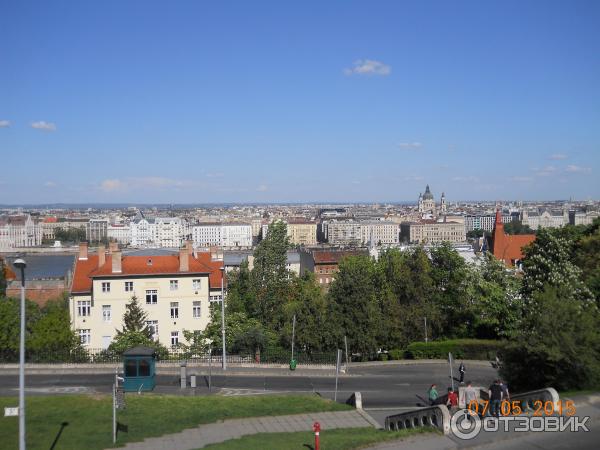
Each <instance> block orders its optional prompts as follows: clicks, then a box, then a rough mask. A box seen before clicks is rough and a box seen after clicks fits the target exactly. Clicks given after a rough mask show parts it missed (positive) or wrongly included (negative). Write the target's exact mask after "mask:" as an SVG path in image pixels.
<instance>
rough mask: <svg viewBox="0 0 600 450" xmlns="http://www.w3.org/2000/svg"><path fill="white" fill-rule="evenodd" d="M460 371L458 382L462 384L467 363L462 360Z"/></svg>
mask: <svg viewBox="0 0 600 450" xmlns="http://www.w3.org/2000/svg"><path fill="white" fill-rule="evenodd" d="M458 373H459V374H460V379H459V380H458V382H459V383H461V384H462V383H464V382H465V363H464V362H462V361H461V362H460V366H458Z"/></svg>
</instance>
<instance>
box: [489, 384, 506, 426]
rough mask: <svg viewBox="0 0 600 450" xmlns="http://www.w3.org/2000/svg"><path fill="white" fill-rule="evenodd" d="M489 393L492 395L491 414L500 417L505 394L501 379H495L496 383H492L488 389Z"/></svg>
mask: <svg viewBox="0 0 600 450" xmlns="http://www.w3.org/2000/svg"><path fill="white" fill-rule="evenodd" d="M488 395H489V397H490V414H491V415H492V416H496V417H498V416H499V415H500V405H501V403H502V397H503V395H504V393H503V392H502V385H501V384H500V380H496V381H494V384H492V385H491V386H490V388H489V390H488Z"/></svg>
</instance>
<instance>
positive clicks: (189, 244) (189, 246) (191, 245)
mask: <svg viewBox="0 0 600 450" xmlns="http://www.w3.org/2000/svg"><path fill="white" fill-rule="evenodd" d="M185 248H186V249H187V251H188V255H191V254H193V253H194V243H193V242H192V241H190V240H189V239H188V240H187V241H185Z"/></svg>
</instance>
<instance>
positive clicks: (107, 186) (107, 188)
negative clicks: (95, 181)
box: [100, 178, 127, 192]
mask: <svg viewBox="0 0 600 450" xmlns="http://www.w3.org/2000/svg"><path fill="white" fill-rule="evenodd" d="M126 187H127V186H126V184H125V183H123V182H122V181H121V180H117V179H115V178H112V179H108V180H104V181H102V183H100V189H102V190H103V191H104V192H113V191H121V190H124V189H126Z"/></svg>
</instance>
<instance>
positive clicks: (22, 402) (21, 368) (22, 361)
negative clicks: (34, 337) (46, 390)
mask: <svg viewBox="0 0 600 450" xmlns="http://www.w3.org/2000/svg"><path fill="white" fill-rule="evenodd" d="M13 264H14V266H15V267H16V268H17V269H19V270H20V271H21V340H20V342H19V450H25V267H27V264H26V263H25V260H23V259H21V258H19V259H16V260H15V262H14V263H13Z"/></svg>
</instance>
